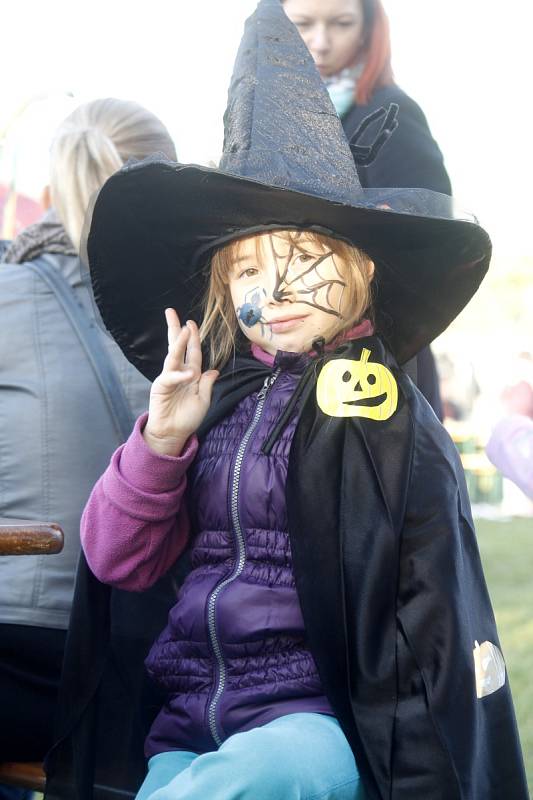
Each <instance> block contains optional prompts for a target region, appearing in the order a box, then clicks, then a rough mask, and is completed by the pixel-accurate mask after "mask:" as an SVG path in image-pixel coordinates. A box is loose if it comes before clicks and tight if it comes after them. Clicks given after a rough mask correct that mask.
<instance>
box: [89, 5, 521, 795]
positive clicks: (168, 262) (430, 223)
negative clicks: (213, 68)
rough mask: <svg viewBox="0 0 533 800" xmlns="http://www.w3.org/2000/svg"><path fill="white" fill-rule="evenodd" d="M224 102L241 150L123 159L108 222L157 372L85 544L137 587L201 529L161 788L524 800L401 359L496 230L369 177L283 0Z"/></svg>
mask: <svg viewBox="0 0 533 800" xmlns="http://www.w3.org/2000/svg"><path fill="white" fill-rule="evenodd" d="M374 121H375V115H374ZM382 121H383V125H382V131H381V134H380V137H379V142H377V143H376V144H375V145H373V146H372V147H370V148H369V149H368V150H367V148H363V147H359V146H358V145H357V143H352V144H354V147H355V150H356V153H357V154H358V156H361V157H365V158H366V157H369V156H371V155H372V154H375V151H376V149H377V146H378V144H379V143H383V141H384V140H385V139H386V138H387V136H389V135H390V133H391V132H392V130H393V116H392V115H391V113H387V112H385V111H383V115H382ZM225 122H226V136H225V145H224V157H223V160H222V164H221V169H220V170H215V169H207V168H201V167H194V166H187V167H181V166H178V165H175V164H171V163H169V162H167V161H165V160H161V159H159V160H152V161H150V162H143V163H140V164H137V165H133V166H131V167H129V168H126V169H125V170H123V171H122V172H121V174H120V175H119V176H117V177H116V178H112V179H111V180H110V181H108V183H107V184H106V186H105V187H104V189H103V190H102V191H101V192H100V195H99V197H98V200H97V202H96V205H95V208H94V213H93V218H92V225H91V233H90V236H89V241H88V253H89V258H90V262H91V275H92V280H93V286H94V290H95V297H96V300H97V302H98V305H99V308H100V311H101V314H102V317H103V320H104V322H105V323H106V325H107V326H108V328H109V330H110V331H111V332H112V334H113V336H114V337H115V338H116V340H117V341H118V342H119V343H120V345H121V347H122V348H123V350H124V352H125V353H126V354H127V355H128V357H129V358H130V360H131V361H132V362H133V363H135V364H136V365H137V366H139V367H140V368H141V370H142V371H143V372H144V374H145V375H147V376H148V377H150V378H152V379H154V378H155V380H154V383H153V387H152V392H151V399H150V407H149V411H148V415H147V416H146V415H145V416H143V417H141V418H140V419H139V421H138V422H137V424H136V426H135V430H134V431H133V433H132V435H131V437H130V438H129V440H128V441H127V443H126V444H125V445H124V446H123V447H122V448H120V449H119V450H117V452H116V453H115V455H114V456H113V458H112V461H111V464H110V466H109V468H108V469H107V471H106V473H105V474H104V475H103V477H102V478H101V479H100V481H99V483H98V484H97V485H96V487H95V489H94V491H93V494H92V496H91V499H90V501H89V504H88V506H87V508H86V511H85V514H84V519H83V525H82V538H83V546H84V549H85V553H86V556H87V560H88V563H89V565H90V567H91V569H92V570H93V572H94V574H95V575H96V576H97V577H98V578H99V579H100V580H101V581H104V582H108V583H111V584H113V585H114V586H117V587H121V588H122V589H127V590H132V591H138V590H143V589H146V588H147V587H149V586H151V585H152V584H153V583H155V582H156V581H157V580H158V578H159V577H160V576H162V575H164V574H165V573H168V572H169V571H172V572H173V565H174V563H175V561H176V558H177V557H178V555H179V554H180V553H182V552H183V551H184V550H185V548H186V547H188V546H190V550H189V554H188V555H189V560H190V569H189V573H188V575H187V577H186V578H185V580H184V581H183V583H182V585H181V588H180V590H179V594H178V596H177V601H176V602H175V605H174V607H173V608H172V609H171V610H170V613H169V616H168V624H167V626H166V628H165V629H164V631H163V632H162V633H161V634H160V636H159V637H158V638H157V641H156V642H155V644H154V645H153V647H152V649H151V651H150V653H149V655H148V658H147V661H146V665H147V668H148V672H149V673H150V675H151V676H152V678H153V679H154V680H155V681H156V682H157V683H158V684H159V686H161V687H162V688H163V689H164V690H165V693H166V700H165V702H164V705H163V707H162V709H161V710H160V711H159V714H158V716H157V718H156V720H155V722H154V723H153V725H152V727H151V730H150V733H149V735H148V738H147V741H146V749H145V752H146V755H147V757H148V758H149V770H148V775H147V777H146V780H145V782H144V784H143V786H142V788H141V789H140V791H139V794H138V795H137V797H138V800H148V799H149V798H152V800H180V798H185V797H186V798H188V800H205V798H209V799H210V800H218V799H220V800H222V798H224V800H232V799H233V798H235V799H236V798H250V800H251V798H254V800H257V799H258V798H260V799H261V800H263V798H272V799H273V800H274V798H276V799H277V798H302V799H303V798H307V800H311V798H315V799H316V800H318V798H335V800H336V799H337V798H350V800H354V798H362V797H364V798H365V799H366V800H384V799H385V798H391V797H394V798H395V799H396V800H407V798H409V800H428V798H431V800H444V798H445V799H446V800H465V799H466V798H467V799H468V800H478V799H479V798H481V797H483V798H484V800H497V798H498V799H501V798H502V797H505V798H506V800H507V799H508V798H509V799H510V800H523V799H524V798H526V797H527V789H526V788H525V778H524V772H523V765H522V762H521V756H520V747H519V744H518V739H517V733H516V726H515V722H514V716H513V711H512V703H511V699H510V693H509V686H508V681H507V676H506V671H505V665H504V662H503V658H502V656H501V653H500V650H499V644H498V638H497V633H496V629H495V624H494V618H493V614H492V610H491V608H490V602H489V600H488V596H487V592H486V587H485V584H484V580H483V575H482V571H481V565H480V561H479V555H478V552H477V547H476V544H475V535H474V531H473V525H472V519H471V515H470V510H469V504H468V497H467V493H466V487H465V483H464V478H463V476H462V473H461V467H460V461H459V457H458V455H457V452H456V450H455V448H454V446H453V443H452V442H451V441H450V439H449V437H448V436H447V435H446V433H445V431H444V430H443V428H442V427H441V425H440V423H439V422H438V421H437V419H436V417H435V416H434V414H433V412H432V411H431V409H430V407H429V406H428V404H427V403H426V402H425V400H424V399H423V398H422V397H421V395H420V393H419V392H418V391H417V390H416V388H415V387H414V386H413V384H412V383H411V382H410V380H409V379H408V378H407V376H406V375H405V374H404V373H403V372H402V370H401V369H400V368H399V367H398V363H397V362H400V363H403V362H404V361H406V360H407V359H408V358H410V357H411V356H412V355H414V354H415V353H416V352H417V350H418V349H419V348H420V347H422V346H423V345H425V344H427V343H428V342H429V341H430V340H431V338H432V337H433V336H435V335H436V334H437V333H438V332H439V331H441V330H442V329H443V328H444V327H446V325H447V324H448V323H449V321H450V320H451V319H453V317H454V316H455V315H456V314H457V313H458V311H459V310H460V308H462V307H463V305H464V304H465V303H466V302H467V301H468V299H469V297H470V296H471V295H472V294H473V292H474V291H475V289H476V288H477V285H478V284H479V281H480V280H481V278H482V276H483V274H484V271H485V270H486V268H487V266H488V260H489V256H490V243H489V240H488V237H487V236H486V234H485V232H484V231H483V230H482V229H481V228H480V227H479V226H478V225H477V224H476V223H475V222H474V221H472V220H465V219H458V218H457V217H455V216H454V214H453V211H452V209H451V208H450V205H449V202H450V201H449V198H443V197H441V196H438V195H433V194H431V193H428V192H423V191H419V190H414V191H412V192H410V191H407V192H404V191H401V192H399V193H398V192H394V191H393V190H387V191H386V192H382V193H371V192H365V191H364V190H362V189H361V187H360V185H359V183H358V180H357V174H356V171H355V168H354V163H353V160H352V155H351V152H350V148H349V146H348V143H347V141H346V139H345V138H344V136H343V133H342V128H341V127H340V122H339V119H338V117H337V116H336V114H335V113H334V111H333V110H332V107H331V104H330V101H329V98H328V96H327V93H326V91H325V89H324V86H323V84H322V82H321V79H320V76H319V75H318V73H317V72H316V70H315V68H314V65H313V63H312V61H311V59H310V56H309V54H308V53H307V51H306V48H305V45H304V44H303V42H302V41H301V39H300V38H299V37H298V34H297V33H296V31H295V29H294V27H293V26H292V24H291V23H290V22H289V21H288V19H287V18H286V17H285V15H284V14H283V11H282V9H281V6H280V4H279V2H278V0H261V3H260V5H259V7H258V11H257V12H256V14H255V15H254V17H252V19H251V20H250V21H249V23H248V27H247V31H246V34H245V37H244V40H243V43H242V45H241V50H240V53H239V57H238V59H237V64H236V67H235V72H234V77H233V82H232V87H231V89H230V98H229V104H228V112H227V115H226V118H225ZM124 249H125V250H126V253H125V250H124ZM148 257H150V261H149V262H148V261H147V259H148ZM147 263H150V268H149V269H148V268H147ZM199 298H203V303H202V304H200V305H199V304H198V300H199ZM371 298H372V302H371ZM165 307H166V326H162V325H161V318H162V316H163V309H164V308H165ZM174 309H176V310H177V313H176V310H174ZM199 309H201V310H199ZM178 314H179V316H178ZM195 319H196V322H197V321H201V326H200V330H199V329H198V327H197V324H196V322H195V321H194V320H195ZM182 322H185V325H184V326H183V327H181V323H182ZM374 329H376V334H378V333H379V336H378V335H375V334H374ZM163 335H164V339H165V343H164V344H163ZM383 340H385V341H386V342H387V347H385V345H384V344H383ZM167 341H168V344H167ZM389 348H390V350H392V352H393V353H394V355H393V354H392V353H391V352H389ZM202 350H203V351H204V355H203V354H202ZM206 354H209V361H210V364H209V367H210V368H209V369H207V370H206V369H205V367H204V358H206ZM161 364H163V366H162V368H161ZM218 370H220V372H218ZM217 376H218V377H217ZM99 607H100V608H101V606H99ZM136 619H137V618H136V616H135V615H134V614H132V616H131V619H130V620H128V623H129V625H130V627H131V628H132V629H133V631H135V624H136ZM93 627H94V626H93ZM132 635H133V634H132ZM120 642H122V646H123V645H124V638H122V639H120V638H119V643H120ZM117 650H118V651H119V650H120V647H119V648H117ZM84 652H85V653H88V652H90V650H89V649H87V648H86V649H85V651H84ZM98 653H99V654H100V651H98ZM99 659H100V655H99ZM100 661H101V659H100ZM78 663H79V661H78ZM117 671H119V670H117ZM93 683H94V681H93ZM100 711H101V708H100ZM100 711H99V713H100ZM94 717H95V715H94V714H93V715H91V718H93V719H94ZM84 741H85V742H87V741H88V739H87V737H86V738H85V740H84ZM107 741H108V742H109V744H108V745H107V746H108V748H109V747H111V746H112V745H113V744H114V742H111V741H110V740H109V738H108V740H107ZM83 796H87V795H83Z"/></svg>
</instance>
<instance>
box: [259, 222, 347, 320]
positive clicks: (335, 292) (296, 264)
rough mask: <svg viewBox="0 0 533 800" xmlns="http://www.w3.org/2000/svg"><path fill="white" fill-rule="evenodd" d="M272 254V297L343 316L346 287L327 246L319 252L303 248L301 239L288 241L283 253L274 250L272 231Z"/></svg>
mask: <svg viewBox="0 0 533 800" xmlns="http://www.w3.org/2000/svg"><path fill="white" fill-rule="evenodd" d="M269 238H270V247H271V249H272V255H273V257H274V259H275V260H276V263H277V265H278V276H277V280H276V286H275V289H274V291H273V293H272V295H273V297H274V300H276V301H277V302H283V300H286V299H291V300H292V301H293V302H297V303H304V304H305V305H308V306H312V307H313V308H317V309H318V310H320V311H323V312H324V313H325V314H332V315H333V316H335V317H338V319H343V315H342V313H341V309H342V299H343V295H344V292H345V290H346V281H345V280H344V279H343V277H342V275H341V273H340V272H339V270H338V268H337V265H336V264H335V259H334V254H333V252H332V251H331V250H329V251H327V252H326V253H322V254H321V255H314V254H312V253H309V252H307V250H306V248H305V243H303V244H302V245H300V246H299V247H298V246H296V245H295V244H293V243H292V242H291V243H290V245H289V249H288V252H287V254H286V255H283V254H280V253H278V252H277V251H276V248H275V245H274V235H272V234H271V235H270V236H269Z"/></svg>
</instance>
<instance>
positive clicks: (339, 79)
mask: <svg viewBox="0 0 533 800" xmlns="http://www.w3.org/2000/svg"><path fill="white" fill-rule="evenodd" d="M363 68H364V64H356V65H355V67H346V68H345V69H342V70H341V71H340V72H338V73H337V74H336V75H330V76H328V77H327V78H324V83H325V84H326V89H327V90H328V94H329V96H330V98H331V102H332V103H333V105H334V106H335V110H336V112H337V114H338V115H339V117H342V116H343V115H344V114H346V112H347V111H348V109H349V108H350V106H352V105H353V103H354V101H355V91H356V89H357V81H358V80H359V78H360V77H361V74H362V72H363Z"/></svg>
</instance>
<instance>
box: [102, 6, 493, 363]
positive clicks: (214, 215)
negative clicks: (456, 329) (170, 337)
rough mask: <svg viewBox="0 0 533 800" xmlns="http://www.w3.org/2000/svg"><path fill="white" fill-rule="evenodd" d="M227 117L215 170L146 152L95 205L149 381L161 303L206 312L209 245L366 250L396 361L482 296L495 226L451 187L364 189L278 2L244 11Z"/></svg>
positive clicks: (115, 295) (110, 302) (107, 268)
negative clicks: (312, 239)
mask: <svg viewBox="0 0 533 800" xmlns="http://www.w3.org/2000/svg"><path fill="white" fill-rule="evenodd" d="M384 115H385V114H384ZM385 116H386V115H385ZM390 122H391V116H390V115H388V116H387V117H386V120H385V125H382V132H381V139H382V140H383V139H384V138H386V136H387V135H388V133H390V130H391V128H392V125H390V124H389V123H390ZM224 123H225V137H224V148H223V156H222V159H221V162H220V166H219V168H218V169H211V168H206V167H201V166H196V165H186V166H184V165H179V164H175V163H172V162H169V161H168V160H166V159H164V158H150V159H147V160H145V161H142V162H138V163H135V164H132V165H128V166H126V167H124V168H123V169H122V170H121V171H120V172H118V173H117V174H115V175H114V176H112V177H111V178H110V179H109V180H108V181H107V183H106V184H105V185H104V187H103V188H102V189H101V191H100V193H99V195H98V197H97V199H96V202H95V205H94V209H93V215H92V223H91V229H90V233H89V238H88V243H87V250H88V257H89V262H90V268H91V277H92V282H93V288H94V294H95V298H96V301H97V303H98V306H99V309H100V313H101V315H102V318H103V321H104V323H105V325H106V327H107V328H108V329H109V331H110V332H111V334H112V335H113V337H114V338H115V339H116V341H117V342H118V344H119V345H120V346H121V348H122V350H123V351H124V353H125V355H126V356H127V358H128V359H129V360H130V361H131V362H132V363H133V364H135V366H137V367H138V368H139V369H140V370H141V372H143V373H144V374H145V375H146V376H147V377H148V378H150V379H153V378H154V377H155V376H156V375H157V374H159V372H160V371H161V367H162V363H163V360H164V357H165V354H166V351H167V338H166V324H165V321H164V315H163V310H164V308H166V307H169V306H170V307H173V308H176V310H177V311H178V314H179V316H180V319H181V320H182V321H185V320H186V319H195V320H196V321H200V319H201V301H202V298H203V296H204V293H205V290H206V287H207V282H208V277H209V256H210V252H212V250H213V248H215V247H216V246H219V245H220V244H222V243H224V242H227V241H229V240H231V239H235V238H237V237H240V236H243V235H247V234H250V233H254V232H259V231H265V230H273V229H280V228H291V229H312V230H315V231H318V232H322V233H326V234H329V235H333V236H336V237H338V238H342V239H344V240H347V241H348V242H350V243H353V244H355V245H356V246H358V247H360V248H361V249H363V250H365V251H366V252H367V253H368V254H369V256H370V257H371V258H372V259H373V260H374V262H375V265H376V271H375V278H374V314H375V322H376V328H377V332H378V333H379V334H380V335H381V336H382V337H383V338H384V339H385V341H386V342H387V344H388V346H389V347H390V349H391V350H392V352H393V353H394V355H395V356H396V358H397V359H398V361H399V362H400V363H403V362H405V361H406V360H408V359H409V358H411V356H413V355H414V354H415V353H417V352H418V351H419V350H420V349H421V348H422V347H423V346H424V345H426V344H428V343H429V342H430V341H431V340H432V339H433V338H435V336H437V335H438V334H439V333H440V332H441V331H443V330H444V329H445V328H446V327H447V325H448V324H449V323H450V322H451V320H452V319H453V318H454V317H455V316H456V315H457V314H458V313H459V312H460V311H461V309H462V308H463V307H464V306H465V305H466V303H467V302H468V301H469V299H470V298H471V297H472V295H473V294H474V292H475V291H476V289H477V287H478V286H479V283H480V282H481V280H482V278H483V276H484V274H485V272H486V270H487V268H488V264H489V260H490V252H491V246H490V240H489V237H488V235H487V234H486V233H485V231H484V230H483V229H482V228H481V227H480V226H479V225H478V224H477V223H476V220H475V219H474V218H472V217H464V216H463V217H458V216H456V214H455V212H454V208H453V201H452V200H451V198H450V197H447V196H445V195H440V194H437V193H435V192H430V191H428V190H422V189H379V190H378V189H376V190H372V189H362V188H361V185H360V182H359V179H358V176H357V170H356V167H355V163H354V156H353V153H352V150H351V149H350V144H349V143H348V141H347V139H346V136H345V134H344V131H343V129H342V125H341V122H340V120H339V118H338V116H337V113H336V111H335V109H334V107H333V105H332V103H331V101H330V98H329V95H328V93H327V90H326V88H325V86H324V84H323V82H322V79H321V77H320V75H319V73H318V71H317V69H316V67H315V65H314V63H313V60H312V58H311V56H310V54H309V53H308V50H307V48H306V46H305V44H304V42H303V40H302V39H301V37H300V35H299V33H298V31H297V30H296V28H295V26H294V25H293V24H292V23H291V22H290V20H289V19H288V17H287V16H286V15H285V13H284V11H283V8H282V6H281V4H280V2H279V0H261V2H260V3H259V5H258V7H257V10H256V11H255V13H254V14H253V15H252V16H251V17H250V18H249V19H248V20H247V23H246V27H245V32H244V36H243V39H242V42H241V45H240V48H239V51H238V54H237V59H236V62H235V67H234V72H233V77H232V80H231V84H230V89H229V99H228V107H227V110H226V114H225V117H224ZM378 144H379V142H377V143H376V146H377V145H378ZM356 149H357V148H356ZM360 151H361V149H359V151H358V152H357V155H361V152H360ZM363 155H364V153H363Z"/></svg>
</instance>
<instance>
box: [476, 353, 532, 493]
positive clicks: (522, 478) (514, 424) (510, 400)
mask: <svg viewBox="0 0 533 800" xmlns="http://www.w3.org/2000/svg"><path fill="white" fill-rule="evenodd" d="M520 359H521V360H522V361H523V364H524V368H525V369H524V377H522V378H521V379H520V380H518V381H517V382H516V383H513V384H512V385H509V386H506V387H505V388H504V389H503V392H502V394H501V400H502V404H503V407H504V410H505V412H506V413H505V415H504V416H503V417H502V419H500V420H499V421H498V422H497V423H496V425H495V426H494V429H493V431H492V433H491V435H490V438H489V441H488V443H487V448H486V452H487V456H488V457H489V459H490V460H491V461H492V463H493V464H494V466H495V467H497V469H499V470H500V472H501V473H502V474H503V475H505V477H506V478H509V479H510V480H511V481H513V483H516V485H517V486H518V487H519V488H520V489H521V490H522V491H523V492H524V494H525V495H526V496H527V497H529V498H531V499H532V500H533V381H532V378H533V370H532V366H533V364H532V359H531V356H530V354H527V353H523V354H521V357H520Z"/></svg>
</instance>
